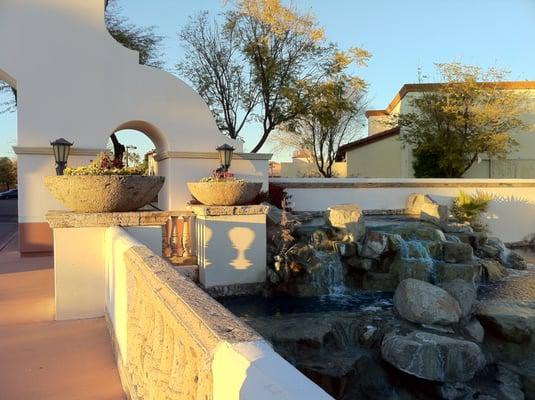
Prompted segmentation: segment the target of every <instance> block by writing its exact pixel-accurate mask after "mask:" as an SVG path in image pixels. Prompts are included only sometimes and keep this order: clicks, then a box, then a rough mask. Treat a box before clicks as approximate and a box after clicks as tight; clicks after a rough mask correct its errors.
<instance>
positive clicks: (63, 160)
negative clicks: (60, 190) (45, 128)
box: [50, 138, 74, 175]
mask: <svg viewBox="0 0 535 400" xmlns="http://www.w3.org/2000/svg"><path fill="white" fill-rule="evenodd" d="M73 144H74V142H73V143H71V142H69V141H68V140H65V139H63V138H60V139H56V140H54V141H53V142H50V145H51V146H52V150H53V151H54V159H55V161H56V175H63V171H64V170H65V167H66V166H67V160H68V158H69V152H70V150H71V146H72V145H73Z"/></svg>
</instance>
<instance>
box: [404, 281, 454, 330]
mask: <svg viewBox="0 0 535 400" xmlns="http://www.w3.org/2000/svg"><path fill="white" fill-rule="evenodd" d="M394 307H395V309H396V311H397V312H398V313H399V315H401V316H402V317H403V318H405V319H406V320H409V321H411V322H415V323H419V324H427V325H435V324H436V325H450V324H456V323H457V322H459V319H460V318H461V315H462V311H461V308H460V306H459V303H458V302H457V300H455V299H454V298H453V297H452V296H451V295H450V294H449V293H448V292H446V291H445V290H444V289H441V288H439V287H438V286H435V285H432V284H430V283H427V282H423V281H420V280H417V279H405V280H404V281H402V282H401V283H400V284H399V285H398V287H397V288H396V292H395V293H394Z"/></svg>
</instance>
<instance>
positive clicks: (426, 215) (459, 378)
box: [250, 195, 535, 400]
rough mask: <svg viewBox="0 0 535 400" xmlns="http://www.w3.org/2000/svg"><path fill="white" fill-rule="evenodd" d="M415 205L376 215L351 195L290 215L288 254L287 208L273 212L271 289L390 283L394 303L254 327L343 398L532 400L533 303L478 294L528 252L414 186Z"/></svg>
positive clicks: (319, 290) (305, 290) (307, 291)
mask: <svg viewBox="0 0 535 400" xmlns="http://www.w3.org/2000/svg"><path fill="white" fill-rule="evenodd" d="M407 209H408V210H409V211H410V212H411V213H412V214H413V215H415V216H417V218H415V219H414V218H413V219H412V220H404V221H403V222H401V223H400V222H397V223H396V222H393V223H381V224H377V225H374V224H368V223H367V217H365V216H364V213H363V212H362V210H361V209H360V208H359V207H358V206H357V205H350V204H343V205H338V206H333V207H331V208H330V209H329V210H328V211H327V212H326V213H324V214H322V213H291V214H290V215H289V216H286V217H287V219H288V220H289V222H288V223H287V225H286V227H287V229H288V231H289V232H290V234H291V237H292V239H291V241H290V242H289V243H288V246H287V248H286V249H285V251H284V252H283V254H282V256H281V252H280V247H281V246H280V243H281V241H280V238H281V237H282V233H281V232H282V231H281V229H280V226H279V225H280V224H281V221H283V220H284V218H283V216H282V215H281V213H280V212H274V213H273V215H271V216H270V215H268V220H269V221H270V224H269V226H268V234H269V236H270V238H271V239H270V240H269V243H268V253H269V254H268V265H269V266H270V268H269V269H268V274H269V273H270V270H271V273H272V274H273V276H272V278H271V283H272V289H271V293H273V292H275V293H283V294H290V295H292V296H300V297H303V296H317V295H319V294H326V293H330V292H329V290H330V288H332V287H333V285H342V286H344V290H346V291H351V290H361V289H368V290H376V291H383V292H385V291H386V292H392V293H393V308H392V310H391V311H389V312H387V311H385V310H379V311H377V310H370V311H369V312H367V313H365V312H359V313H342V312H329V313H309V314H304V315H291V316H290V315H288V316H277V317H265V318H255V319H252V320H251V321H250V323H251V325H252V326H253V327H254V328H255V329H257V330H258V331H259V332H260V333H262V334H263V335H264V336H265V337H266V338H268V339H269V340H270V341H271V342H272V343H273V344H274V346H275V348H276V349H277V351H279V352H280V353H281V354H282V355H283V356H284V357H285V358H287V359H288V360H289V361H290V362H292V363H294V364H295V365H296V366H297V367H298V368H299V369H300V370H301V371H303V372H304V373H305V374H306V375H307V376H309V377H310V378H311V379H313V380H314V381H316V382H317V383H318V384H320V385H321V386H322V387H323V388H325V389H326V390H327V391H328V392H329V393H330V394H332V395H333V396H334V397H335V398H337V399H344V400H349V399H353V398H359V399H360V398H362V399H408V400H412V399H416V398H418V399H444V400H461V399H462V400H464V399H472V398H474V399H475V398H477V399H480V400H481V399H484V400H493V399H495V400H500V399H524V398H525V399H528V400H535V358H534V357H528V354H530V355H534V354H535V302H534V303H533V304H531V303H530V304H527V303H522V302H518V301H502V300H496V301H483V300H478V286H479V285H480V283H481V282H498V281H500V280H502V279H504V278H505V277H507V275H508V274H509V273H514V271H512V269H518V270H524V269H526V268H527V264H526V262H525V260H524V259H523V258H522V257H520V256H519V255H518V254H516V253H514V252H512V251H510V250H508V249H507V248H506V247H505V245H504V244H503V243H502V242H501V241H500V240H499V239H497V238H493V237H488V236H487V235H486V234H484V233H481V232H474V231H473V230H472V228H471V227H470V226H469V225H466V224H463V223H459V222H456V221H452V220H451V219H450V218H449V212H448V209H447V207H445V206H442V205H439V204H436V203H435V202H434V201H433V200H432V199H431V198H430V197H428V196H423V195H413V196H411V198H410V199H409V201H408V204H407ZM365 222H366V223H365ZM283 266H284V267H283ZM282 271H284V273H283V272H282ZM340 272H341V273H340ZM531 359H534V360H533V361H531ZM520 365H522V367H520ZM531 389H533V390H531Z"/></svg>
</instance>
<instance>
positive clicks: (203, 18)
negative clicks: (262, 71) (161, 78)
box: [177, 12, 259, 139]
mask: <svg viewBox="0 0 535 400" xmlns="http://www.w3.org/2000/svg"><path fill="white" fill-rule="evenodd" d="M179 39H180V41H181V43H182V47H183V48H184V58H183V61H182V62H180V63H179V64H177V70H178V72H179V73H180V74H181V75H182V76H183V77H187V79H188V80H189V81H190V82H191V83H192V85H193V87H194V88H195V89H196V90H197V92H198V93H199V94H200V95H201V97H202V98H203V99H204V100H205V101H206V103H207V104H208V106H209V107H210V110H211V111H212V113H213V115H214V118H215V119H216V122H217V125H218V127H219V129H220V130H221V131H223V132H224V133H226V134H227V135H228V136H229V137H231V138H233V139H236V138H238V137H239V135H240V131H241V130H242V129H243V127H244V126H245V123H246V122H247V121H249V120H250V118H251V116H252V115H251V113H252V111H253V109H254V108H255V107H256V106H257V105H258V100H259V91H258V88H257V87H256V85H255V84H254V82H253V80H252V79H251V75H250V74H251V72H250V70H249V68H248V67H247V62H246V60H244V57H243V54H241V53H240V51H239V42H238V37H237V34H236V29H234V27H233V26H221V25H220V24H219V23H218V22H217V21H216V20H215V19H214V20H210V19H209V16H208V13H207V12H203V13H200V14H197V15H195V16H193V17H190V21H189V23H188V24H187V25H186V26H185V27H184V28H183V29H182V30H181V31H180V33H179Z"/></svg>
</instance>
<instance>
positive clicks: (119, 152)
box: [110, 133, 126, 168]
mask: <svg viewBox="0 0 535 400" xmlns="http://www.w3.org/2000/svg"><path fill="white" fill-rule="evenodd" d="M110 139H111V142H112V143H113V163H114V164H115V166H116V167H117V168H123V167H124V165H123V156H124V152H125V151H126V148H125V147H124V145H123V144H122V143H120V142H119V139H117V136H116V135H115V133H113V134H112V135H111V136H110Z"/></svg>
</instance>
